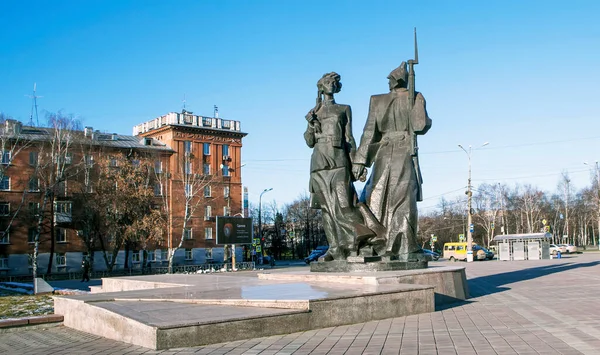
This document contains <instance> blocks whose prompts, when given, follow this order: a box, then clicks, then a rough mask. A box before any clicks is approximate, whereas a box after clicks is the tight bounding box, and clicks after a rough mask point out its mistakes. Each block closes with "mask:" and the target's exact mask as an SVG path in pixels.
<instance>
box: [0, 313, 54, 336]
mask: <svg viewBox="0 0 600 355" xmlns="http://www.w3.org/2000/svg"><path fill="white" fill-rule="evenodd" d="M63 320H64V317H63V316H62V315H60V314H49V315H44V316H31V317H24V318H8V319H0V333H5V332H9V331H13V330H16V329H23V330H28V329H36V328H39V327H40V326H41V327H44V328H45V327H49V326H50V327H52V326H57V325H62V322H63Z"/></svg>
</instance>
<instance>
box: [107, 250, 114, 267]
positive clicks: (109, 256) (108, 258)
mask: <svg viewBox="0 0 600 355" xmlns="http://www.w3.org/2000/svg"><path fill="white" fill-rule="evenodd" d="M106 261H108V265H110V264H112V262H113V255H112V253H111V254H106Z"/></svg>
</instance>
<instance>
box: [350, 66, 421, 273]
mask: <svg viewBox="0 0 600 355" xmlns="http://www.w3.org/2000/svg"><path fill="white" fill-rule="evenodd" d="M388 80H389V82H388V83H389V88H390V92H389V93H388V94H383V95H373V96H371V102H370V105H369V115H368V118H367V122H366V124H365V128H364V131H363V135H362V138H361V142H360V147H359V148H358V150H357V152H356V155H355V158H354V160H353V169H352V170H353V174H354V176H355V177H356V178H357V179H358V178H361V177H362V176H364V174H365V173H366V170H365V168H366V167H370V166H371V165H373V170H372V172H371V175H370V177H369V180H368V181H367V184H366V186H365V189H364V190H363V195H362V196H361V201H363V202H365V203H366V204H367V206H368V207H369V209H370V210H371V212H372V213H373V214H374V216H375V218H376V219H377V220H378V221H379V222H380V223H381V224H382V225H383V226H384V227H385V236H384V239H385V243H386V246H385V250H382V251H380V253H382V254H383V255H384V256H391V257H398V260H400V261H417V260H426V257H425V256H424V255H423V254H422V251H421V248H420V246H419V244H418V243H417V240H416V233H417V218H418V217H417V201H418V200H420V195H421V194H420V189H421V183H422V181H421V178H420V171H419V167H418V160H417V159H414V158H416V155H417V148H416V137H415V135H416V134H425V133H427V131H428V130H429V128H431V119H430V118H429V117H428V115H427V109H426V106H425V98H424V97H423V95H422V94H421V93H415V95H414V96H413V95H411V93H410V92H409V88H407V86H408V71H407V65H406V62H402V64H401V65H400V66H399V67H398V68H396V69H394V70H393V71H392V72H391V73H390V74H389V76H388ZM413 89H414V84H413ZM411 96H412V97H414V102H413V99H412V97H411ZM380 255H381V254H380Z"/></svg>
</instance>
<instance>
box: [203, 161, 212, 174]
mask: <svg viewBox="0 0 600 355" xmlns="http://www.w3.org/2000/svg"><path fill="white" fill-rule="evenodd" d="M202 172H203V173H204V175H210V164H209V163H204V164H203V165H202Z"/></svg>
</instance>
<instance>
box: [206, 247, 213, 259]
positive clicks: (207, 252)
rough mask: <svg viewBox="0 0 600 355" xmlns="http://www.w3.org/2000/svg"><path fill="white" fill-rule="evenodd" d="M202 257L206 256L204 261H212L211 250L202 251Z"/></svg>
mask: <svg viewBox="0 0 600 355" xmlns="http://www.w3.org/2000/svg"><path fill="white" fill-rule="evenodd" d="M204 255H205V256H206V260H212V258H213V254H212V248H206V249H204Z"/></svg>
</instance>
